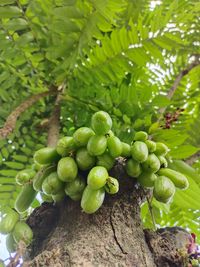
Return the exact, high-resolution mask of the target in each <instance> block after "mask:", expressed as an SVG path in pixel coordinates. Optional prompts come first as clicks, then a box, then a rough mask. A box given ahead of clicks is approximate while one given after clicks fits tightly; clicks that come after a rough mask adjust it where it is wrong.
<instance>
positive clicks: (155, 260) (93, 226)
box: [23, 165, 184, 267]
mask: <svg viewBox="0 0 200 267" xmlns="http://www.w3.org/2000/svg"><path fill="white" fill-rule="evenodd" d="M116 173H117V174H118V178H119V180H120V181H121V183H120V192H119V193H118V194H116V195H115V196H110V195H107V196H106V199H105V201H104V203H103V205H102V207H101V208H100V209H99V210H98V211H97V212H96V213H95V214H91V215H90V214H86V213H84V212H82V211H81V208H80V202H74V201H72V200H70V199H66V201H64V202H63V203H61V204H59V205H53V204H47V203H46V204H45V203H44V204H43V205H42V206H41V207H40V208H39V209H36V210H35V211H34V212H33V214H32V215H31V216H30V217H29V219H28V223H29V225H30V226H31V227H32V229H33V231H34V242H33V243H32V245H31V248H30V250H28V251H27V258H26V262H25V263H24V265H23V266H41V267H44V266H52V267H53V266H55V267H58V266H64V267H67V266H86V267H90V266H91V267H92V266H94V267H98V266H105V267H106V266H109V267H112V266H113V267H114V266H120V267H122V266H135V267H145V266H147V267H154V266H162V267H163V266H184V265H182V263H181V262H183V259H182V258H181V257H179V256H177V255H178V254H177V253H176V259H172V258H170V257H169V251H168V253H166V255H165V256H167V259H166V257H165V259H166V262H165V260H164V258H162V259H161V258H160V254H161V255H162V248H161V250H160V251H159V249H157V250H156V254H154V246H156V247H157V248H158V247H159V245H158V244H157V245H156V242H155V243H154V245H153V246H152V244H153V243H152V236H153V235H152V232H146V237H147V239H148V240H146V238H145V232H144V231H143V228H142V223H141V219H140V205H141V203H142V201H143V197H144V191H143V190H141V188H140V187H138V185H137V184H136V183H135V181H134V179H130V178H127V177H126V176H125V174H124V171H123V170H122V168H121V165H118V166H116V167H115V169H114V170H113V174H116ZM150 233H151V234H150ZM156 235H159V236H160V234H159V233H154V236H153V240H156ZM160 240H161V239H160ZM170 242H171V241H170ZM161 243H162V242H161ZM164 243H166V242H164ZM164 243H162V246H163V245H164ZM163 249H164V250H166V246H165V247H164V248H163ZM168 249H172V246H171V247H170V246H168ZM177 259H178V261H177ZM175 261H177V264H176V262H175ZM159 262H160V263H159ZM170 262H172V263H173V264H174V265H172V264H170ZM163 263H166V264H163ZM159 264H162V265H159Z"/></svg>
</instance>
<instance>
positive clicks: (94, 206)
mask: <svg viewBox="0 0 200 267" xmlns="http://www.w3.org/2000/svg"><path fill="white" fill-rule="evenodd" d="M104 197H105V189H104V188H100V189H98V190H93V189H92V188H91V187H90V186H86V188H85V190H84V191H83V195H82V199H81V208H82V209H83V211H84V212H86V213H89V214H91V213H94V212H95V211H97V210H98V209H99V208H100V207H101V205H102V204H103V201H104Z"/></svg>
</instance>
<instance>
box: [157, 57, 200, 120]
mask: <svg viewBox="0 0 200 267" xmlns="http://www.w3.org/2000/svg"><path fill="white" fill-rule="evenodd" d="M198 65H200V55H196V56H195V60H194V61H193V62H192V63H191V64H190V65H189V66H188V67H187V68H186V69H184V70H182V71H181V72H180V73H179V74H178V76H177V77H176V79H175V81H174V83H173V85H172V87H171V88H170V89H169V91H168V94H167V98H168V99H172V97H173V95H174V93H175V91H176V89H177V88H178V85H179V83H180V81H181V79H182V78H183V77H184V76H185V75H187V74H188V73H189V72H190V71H191V70H192V69H193V68H195V67H196V66H198ZM166 109H167V107H164V108H161V109H160V110H159V113H160V117H159V119H158V122H160V120H161V119H162V115H163V114H164V113H165V111H166Z"/></svg>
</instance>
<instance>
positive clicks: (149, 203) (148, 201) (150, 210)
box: [143, 190, 157, 231]
mask: <svg viewBox="0 0 200 267" xmlns="http://www.w3.org/2000/svg"><path fill="white" fill-rule="evenodd" d="M143 191H144V190H143ZM144 193H145V191H144ZM145 197H146V200H147V204H148V208H149V212H150V215H151V219H152V223H153V227H154V230H155V231H156V230H157V227H156V220H155V216H154V213H153V208H152V205H151V202H152V201H151V200H150V199H149V197H148V196H147V194H146V193H145Z"/></svg>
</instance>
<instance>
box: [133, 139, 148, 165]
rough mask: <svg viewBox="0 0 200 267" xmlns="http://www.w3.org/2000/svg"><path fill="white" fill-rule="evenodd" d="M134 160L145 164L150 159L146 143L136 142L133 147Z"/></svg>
mask: <svg viewBox="0 0 200 267" xmlns="http://www.w3.org/2000/svg"><path fill="white" fill-rule="evenodd" d="M131 155H132V158H133V159H134V160H136V161H138V162H144V161H145V160H147V157H148V148H147V145H146V144H145V143H144V142H141V141H136V142H134V143H133V145H132V146H131Z"/></svg>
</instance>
